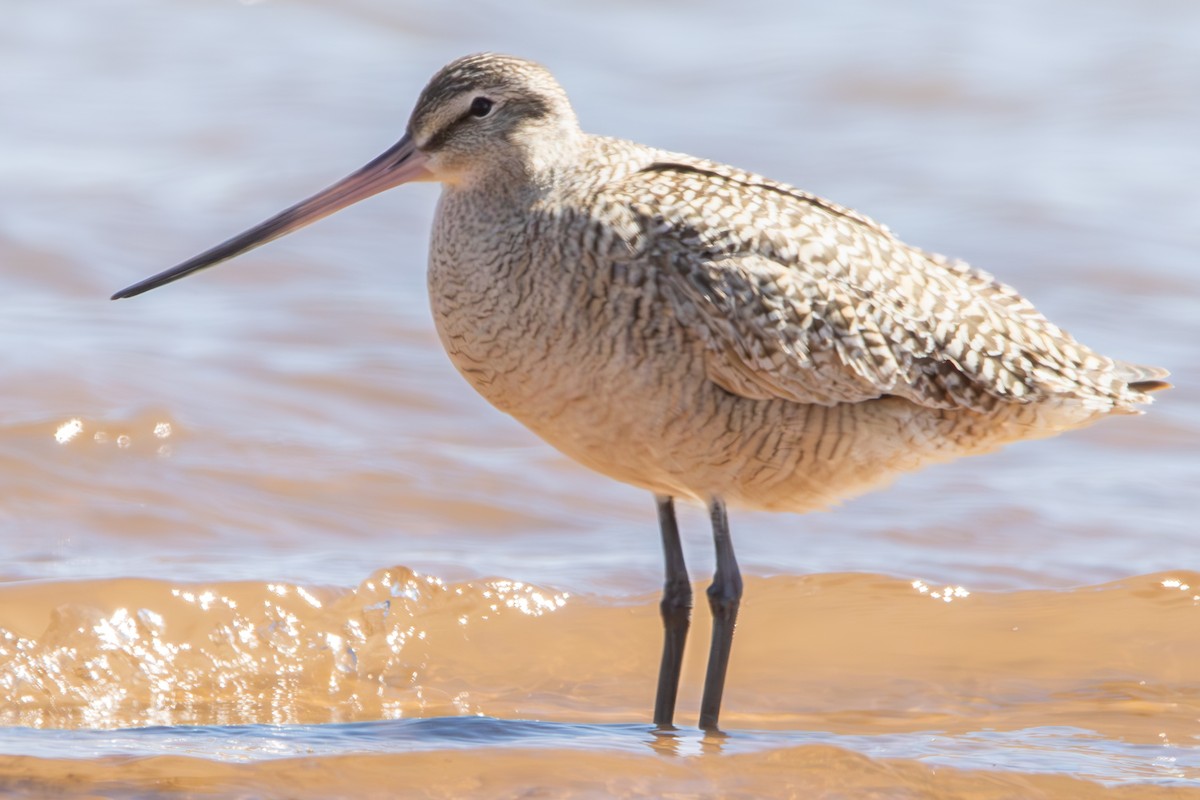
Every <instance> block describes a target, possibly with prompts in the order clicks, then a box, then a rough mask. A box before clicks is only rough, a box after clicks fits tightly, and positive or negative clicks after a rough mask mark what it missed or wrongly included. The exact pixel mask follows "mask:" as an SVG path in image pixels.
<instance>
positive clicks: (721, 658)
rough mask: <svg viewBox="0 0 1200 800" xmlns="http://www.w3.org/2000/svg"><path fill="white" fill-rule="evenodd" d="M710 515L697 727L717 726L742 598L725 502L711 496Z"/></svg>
mask: <svg viewBox="0 0 1200 800" xmlns="http://www.w3.org/2000/svg"><path fill="white" fill-rule="evenodd" d="M708 510H709V514H710V515H711V516H712V526H713V542H714V544H715V545H716V548H717V570H716V573H715V574H714V575H713V582H712V585H711V586H709V587H708V606H709V608H710V609H711V610H712V617H713V629H712V649H711V650H709V652H708V674H707V675H706V676H705V678H704V697H703V699H702V700H701V701H700V727H701V728H702V729H704V730H706V731H715V730H717V717H718V715H720V713H721V693H722V692H723V691H724V689H725V670H726V668H728V666H729V652H730V650H732V648H733V627H734V625H735V624H736V623H737V613H738V605H739V604H740V603H741V600H742V575H741V573H740V572H738V565H737V559H736V558H734V555H733V541H732V540H731V539H730V538H729V518H728V517H727V516H726V514H725V504H724V503H723V502H721V501H720V500H717V499H713V501H712V502H711V503H710V504H709V507H708Z"/></svg>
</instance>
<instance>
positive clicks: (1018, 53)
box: [0, 0, 1200, 727]
mask: <svg viewBox="0 0 1200 800" xmlns="http://www.w3.org/2000/svg"><path fill="white" fill-rule="evenodd" d="M4 16H5V22H4V24H3V25H2V26H0V120H2V121H0V281H2V282H3V283H2V286H3V291H2V292H0V347H2V348H3V349H2V356H0V387H2V388H0V398H2V400H0V580H2V581H5V582H8V584H9V585H8V589H9V591H10V593H9V595H7V597H8V598H9V600H8V602H9V603H10V608H11V607H15V606H14V605H13V604H19V603H20V602H21V600H22V598H25V597H26V595H23V594H22V592H23V591H24V590H23V589H22V587H25V586H33V585H34V584H29V583H27V582H29V581H41V582H51V583H52V584H53V585H58V584H57V583H55V582H62V583H61V585H62V586H64V587H65V586H67V585H68V582H72V581H78V580H82V579H88V580H94V581H99V582H100V584H97V585H106V584H105V583H104V582H110V581H111V582H113V583H111V584H108V585H109V588H110V589H111V590H112V591H113V592H115V593H116V597H118V598H119V597H120V596H121V593H122V592H123V591H124V590H125V587H126V586H127V584H126V583H122V581H127V580H128V579H131V578H151V579H155V580H158V581H164V582H168V583H170V584H172V585H175V584H179V585H185V584H203V583H205V582H214V581H256V582H268V581H270V582H292V583H294V584H297V585H301V584H302V585H307V586H310V587H313V586H324V587H334V589H336V590H339V591H348V590H350V589H352V588H353V587H357V586H358V585H359V584H360V583H361V582H363V581H364V580H366V579H367V578H368V576H371V575H372V574H374V573H375V572H376V571H377V570H380V569H382V568H387V567H391V566H393V565H401V566H404V567H407V568H411V569H414V570H417V571H418V572H419V573H421V574H424V575H429V576H434V577H435V578H436V579H438V580H441V581H446V582H448V583H453V582H470V581H479V580H485V579H503V580H509V581H523V582H528V583H531V584H535V585H538V586H541V587H547V589H546V591H547V592H558V593H565V594H569V595H572V596H576V597H583V598H587V599H585V600H581V601H579V602H584V603H592V604H595V605H596V606H597V607H605V608H614V607H619V606H620V605H621V604H631V605H633V606H637V607H639V608H642V607H644V610H645V612H646V614H647V615H648V616H647V617H646V620H647V622H646V624H647V625H649V626H650V628H649V630H650V634H648V636H651V638H653V636H656V635H657V634H654V633H653V630H654V629H653V626H654V625H655V624H656V623H654V622H653V619H652V617H653V604H654V603H655V602H656V599H655V598H656V595H657V589H658V585H659V583H660V581H661V569H662V566H661V554H660V549H659V543H658V537H657V530H656V523H655V518H654V510H653V502H652V499H651V498H650V497H649V496H648V495H646V494H645V493H643V492H641V491H638V490H635V489H631V488H629V487H625V486H621V485H618V484H615V483H613V482H610V481H609V480H607V479H605V478H602V477H599V476H596V475H592V474H590V473H588V472H587V471H585V470H584V469H582V468H580V467H577V466H575V465H573V464H572V463H570V462H568V461H566V460H565V459H564V458H563V457H562V456H560V455H558V454H557V453H556V452H554V451H553V450H551V449H549V448H548V447H547V446H545V445H543V444H541V443H540V442H539V441H538V440H536V439H535V438H534V437H533V436H532V435H531V434H529V433H528V432H526V431H525V430H524V429H522V428H521V427H520V426H519V425H517V424H516V423H515V422H514V421H512V420H511V419H510V418H508V417H506V416H504V415H502V414H501V413H499V412H497V411H495V410H493V409H491V408H490V407H489V406H488V405H487V404H486V403H485V402H483V401H482V400H481V399H479V398H478V397H476V396H475V395H474V394H473V392H472V390H471V389H470V388H469V387H468V386H467V384H466V383H465V382H464V381H463V380H462V379H461V378H459V376H458V375H457V374H456V373H455V372H454V370H453V368H452V367H451V366H450V364H449V362H448V360H447V359H446V358H445V356H444V355H443V353H442V352H441V348H440V345H439V343H438V341H437V338H436V335H435V333H434V330H433V326H432V321H431V319H430V315H429V311H428V306H427V300H426V296H425V280H424V269H425V260H426V250H427V235H428V230H429V226H430V221H431V219H432V215H433V210H434V205H435V202H436V197H437V188H436V187H435V186H432V185H416V186H409V187H405V188H402V189H400V190H397V191H394V192H390V193H388V194H386V195H383V196H380V197H377V198H374V199H372V200H370V201H368V202H365V203H363V204H360V205H359V206H356V207H354V208H353V209H351V210H348V211H345V212H343V213H341V214H339V215H337V216H336V217H333V218H330V219H328V220H325V221H323V222H321V223H319V224H317V225H315V226H313V227H311V228H308V229H306V230H304V231H302V232H300V233H298V234H295V235H293V236H289V237H287V238H286V239H283V240H280V241H278V242H275V243H273V244H271V245H269V246H267V247H264V248H262V249H261V250H257V251H255V252H254V253H252V254H250V255H248V256H245V257H242V258H240V259H238V260H237V261H235V262H232V263H230V264H227V265H225V266H222V267H220V268H218V269H215V270H212V271H208V272H204V273H202V274H199V275H197V276H194V277H192V278H189V279H188V280H187V281H185V282H183V283H179V284H174V285H172V286H169V287H167V288H164V289H160V290H157V291H155V292H153V293H152V294H149V295H146V296H143V297H139V298H136V299H133V300H126V301H121V302H110V301H109V300H108V299H107V298H108V296H109V295H110V294H111V293H112V292H114V291H116V290H117V289H119V288H121V287H123V286H126V285H127V284H130V283H132V282H134V281H135V280H138V279H141V278H143V277H145V276H147V275H149V274H152V273H154V272H158V271H160V270H162V269H164V268H166V267H169V266H171V265H172V264H174V263H177V262H179V261H181V260H183V259H184V258H186V257H188V256H191V255H193V254H194V253H196V252H199V251H201V250H203V249H205V248H207V247H209V246H210V245H213V244H215V243H217V242H218V241H221V240H223V239H225V238H227V237H228V236H229V235H232V234H234V233H236V232H238V231H240V230H242V229H244V228H246V227H248V226H250V225H251V224H254V223H256V222H258V221H260V220H262V219H264V218H266V217H267V216H269V215H270V214H273V213H274V212H276V211H278V210H280V209H282V208H283V207H285V206H287V205H289V204H291V203H292V202H294V201H296V200H298V199H301V198H302V197H305V196H307V195H308V194H310V193H312V192H313V191H315V190H317V189H319V188H321V187H323V186H325V185H327V184H329V183H331V182H333V181H334V180H336V179H338V178H340V177H342V176H343V175H345V174H347V173H349V172H350V171H352V170H353V169H355V168H357V167H358V166H360V165H361V164H362V163H365V162H366V161H367V160H368V159H370V158H371V157H373V156H374V155H376V154H377V153H378V152H380V151H382V150H383V149H385V148H386V147H388V146H389V145H390V144H392V143H393V142H394V141H395V140H396V139H398V138H399V137H400V135H401V134H402V132H403V130H404V126H405V123H406V120H407V115H408V112H409V109H410V107H411V104H412V102H413V101H414V99H415V97H416V96H417V94H418V92H419V91H420V90H421V88H422V87H423V86H424V84H425V82H426V81H427V80H428V78H429V77H430V76H431V75H432V74H433V72H434V71H435V70H436V69H437V68H438V67H440V66H441V65H442V64H444V63H445V62H447V61H449V60H450V59H452V58H454V57H457V56H459V55H463V54H465V53H469V52H474V51H480V50H496V51H506V52H511V53H514V54H518V55H522V56H526V57H530V58H533V59H536V60H539V61H542V62H543V63H545V64H546V65H547V66H548V67H549V68H550V69H551V70H552V71H553V72H554V73H555V74H556V75H557V76H558V78H559V79H560V81H561V83H562V84H563V85H564V87H565V88H566V89H567V91H568V92H569V94H570V95H571V97H572V100H573V102H574V104H575V106H576V110H577V111H578V114H579V117H580V119H581V121H582V123H583V125H584V127H585V129H587V130H589V131H592V132H596V133H603V134H609V135H615V136H621V137H625V138H630V139H634V140H639V141H643V142H645V143H648V144H654V145H657V146H661V147H664V148H668V149H672V150H679V151H684V152H688V153H692V154H695V155H698V156H703V157H708V158H712V159H716V160H719V161H724V162H729V163H732V164H735V165H738V166H741V167H745V168H748V169H751V170H755V171H758V172H761V173H764V174H766V175H768V176H770V177H772V178H775V179H778V180H782V181H785V182H788V183H791V184H794V185H796V186H799V187H801V188H803V189H806V190H808V191H812V192H814V193H817V194H820V195H823V196H826V197H828V198H830V199H832V200H835V201H836V202H838V203H841V204H844V205H848V206H851V207H853V208H856V209H858V210H860V211H862V212H863V213H866V214H868V215H870V216H872V217H874V218H875V219H877V220H879V221H881V222H884V223H886V224H888V225H889V226H890V227H891V228H892V229H893V230H894V231H896V232H897V233H898V234H899V235H900V236H901V238H903V239H904V240H905V241H907V242H909V243H911V244H914V245H917V246H920V247H923V248H926V249H930V250H934V251H937V252H942V253H945V254H947V255H951V256H955V257H959V258H963V259H966V260H968V261H969V262H971V263H972V264H974V265H976V266H979V267H982V268H984V269H987V270H989V271H991V272H993V273H994V274H996V275H997V276H998V277H1000V278H1001V279H1002V280H1004V281H1005V282H1008V283H1011V284H1012V285H1014V286H1016V287H1018V288H1019V289H1020V290H1022V292H1024V293H1025V294H1027V295H1028V296H1029V297H1030V298H1031V299H1032V300H1033V301H1034V302H1035V303H1036V304H1037V305H1038V306H1039V308H1040V309H1041V310H1042V311H1043V312H1045V313H1046V314H1047V316H1049V317H1050V318H1051V319H1052V320H1054V321H1055V322H1057V323H1058V324H1060V325H1061V326H1063V327H1065V328H1067V329H1068V330H1070V331H1071V332H1072V333H1073V334H1074V335H1075V336H1076V337H1078V338H1079V339H1081V340H1082V341H1083V342H1085V343H1086V344H1088V345H1090V346H1092V347H1094V348H1096V349H1098V350H1099V351H1101V352H1103V353H1105V354H1107V355H1110V356H1113V357H1115V358H1120V359H1124V360H1129V361H1134V362H1138V363H1144V364H1151V365H1160V366H1164V367H1167V368H1169V369H1170V370H1171V371H1172V373H1173V381H1174V382H1175V383H1176V388H1175V389H1174V390H1173V391H1170V392H1167V393H1163V394H1160V395H1157V396H1156V401H1157V402H1156V404H1155V405H1154V406H1153V407H1152V408H1150V409H1149V413H1148V414H1147V415H1146V416H1144V417H1122V418H1116V419H1112V420H1107V421H1105V422H1103V423H1101V424H1099V425H1097V426H1096V427H1094V428H1091V429H1089V430H1087V431H1083V432H1078V433H1074V434H1071V435H1068V436H1064V437H1061V438H1057V439H1053V440H1049V441H1043V442H1035V443H1030V444H1023V445H1016V446H1012V447H1010V448H1008V449H1007V450H1005V451H1004V452H1002V453H999V454H995V455H991V456H987V457H983V458H977V459H969V460H966V461H962V462H958V463H957V464H955V465H953V466H943V467H940V468H932V469H930V470H928V471H926V472H924V473H921V474H918V475H912V476H906V477H904V478H902V479H901V480H900V481H898V482H897V483H896V484H895V486H893V487H892V488H891V489H888V490H885V491H882V492H879V493H876V494H874V495H871V496H869V497H864V498H861V499H858V500H854V501H852V502H849V503H847V504H846V505H845V506H844V507H842V508H840V509H838V510H836V511H835V512H834V513H828V514H826V513H821V514H812V515H809V516H807V517H803V518H802V517H797V516H788V515H783V516H773V515H767V514H756V513H746V512H735V513H734V516H733V535H734V539H735V541H736V543H737V548H738V557H739V560H740V562H741V564H742V568H743V571H744V572H745V573H746V574H747V575H748V576H750V577H751V578H754V579H771V578H773V577H784V578H788V579H800V578H802V577H803V576H808V575H836V574H839V573H847V572H853V573H868V574H871V573H878V574H881V575H883V576H885V577H886V578H887V579H888V580H894V581H896V582H897V585H899V586H906V585H907V584H908V582H909V581H912V580H916V579H920V580H922V581H925V582H927V583H928V584H929V585H933V586H941V585H951V586H964V587H966V588H967V590H969V591H973V592H980V591H990V592H997V593H1001V594H1002V595H1003V594H1004V593H1015V592H1019V591H1021V590H1035V589H1036V590H1069V589H1073V588H1075V587H1084V586H1094V585H1097V584H1102V583H1105V582H1108V581H1117V580H1122V579H1126V578H1130V577H1132V576H1144V575H1151V574H1156V573H1160V572H1163V571H1169V570H1178V569H1187V568H1193V569H1194V568H1195V567H1196V565H1197V561H1196V553H1197V547H1196V544H1197V539H1196V525H1197V519H1198V514H1197V509H1198V503H1200V500H1198V499H1197V498H1200V494H1198V493H1197V491H1196V487H1197V486H1198V485H1200V464H1198V461H1197V458H1196V452H1197V447H1198V445H1200V380H1198V379H1197V374H1198V373H1197V370H1198V368H1200V278H1198V272H1197V270H1198V268H1200V265H1198V263H1197V253H1198V252H1200V225H1198V224H1197V221H1198V220H1200V192H1197V188H1196V187H1197V185H1200V146H1198V144H1197V142H1198V141H1200V135H1198V134H1200V46H1198V42H1200V4H1196V3H1194V2H1191V0H1149V2H1145V1H1143V2H1133V0H1128V2H1122V1H1121V0H1106V1H1105V2H1098V3H1097V2H1087V1H1085V0H1049V1H1048V0H1012V1H1011V2H1006V3H960V2H953V1H952V0H920V1H919V2H911V3H892V2H885V0H862V1H856V2H847V3H832V2H825V3H816V2H757V1H756V0H750V1H749V2H740V3H737V4H736V5H730V4H728V3H723V2H715V0H714V1H712V2H709V1H708V0H689V1H688V2H686V3H685V2H661V3H646V2H628V1H627V0H613V1H612V2H608V3H604V4H587V5H585V4H566V3H552V2H549V0H539V1H538V2H528V3H511V2H500V1H499V0H479V1H478V2H456V3H443V4H437V5H434V4H428V3H415V2H384V0H341V2H337V3H334V2H319V1H318V0H308V1H303V0H288V1H285V0H267V1H266V2H233V1H232V0H101V1H100V2H96V1H95V0H57V1H56V2H54V3H11V4H9V6H8V7H7V8H5V13H4ZM683 525H684V526H685V546H686V548H687V553H688V557H689V565H690V567H691V569H692V574H693V576H694V577H695V578H696V579H697V580H699V579H701V578H703V576H704V575H706V574H707V573H708V572H709V571H710V570H711V568H712V559H711V555H710V550H711V544H710V541H709V532H708V529H707V524H706V521H705V518H704V514H703V512H702V511H697V510H690V511H688V512H686V513H685V514H684V516H683ZM39 585H45V584H39ZM29 591H31V592H32V591H33V589H30V590H29ZM30 596H32V595H30ZM38 596H39V597H41V596H42V595H38ZM1014 596H1016V595H1014ZM747 602H748V603H751V604H752V603H753V602H754V601H753V599H752V598H749V599H748V601H747ZM113 603H114V604H116V605H119V604H120V601H119V599H118V600H114V601H113ZM38 608H39V609H41V607H40V606H38ZM159 612H161V609H159ZM31 613H32V612H31ZM38 613H42V612H41V611H39V612H38ZM781 615H782V612H781ZM796 616H797V620H796V621H795V622H794V624H796V625H801V624H802V622H801V620H802V619H803V616H802V615H800V614H797V615H796ZM37 619H40V620H41V622H40V623H37V622H36V620H34V619H33V618H32V617H31V618H30V620H27V621H28V624H29V627H30V631H32V632H31V633H29V634H28V637H30V638H29V641H35V642H40V643H41V644H43V645H44V644H45V642H44V640H39V639H38V637H37V633H38V631H39V630H40V628H38V625H39V624H40V625H42V626H44V625H45V619H46V618H45V616H44V615H43V616H41V617H37ZM0 623H3V620H0ZM2 627H4V625H3V624H0V628H2ZM9 627H10V628H12V627H13V626H12V625H9ZM648 641H649V640H648ZM542 644H544V645H546V646H551V645H550V643H548V642H543V643H542ZM696 649H699V648H696ZM649 656H655V657H656V655H655V654H653V653H650V654H648V657H649ZM735 659H736V650H735ZM647 663H649V661H648V662H647ZM651 679H652V675H649V674H648V675H647V676H646V680H647V681H649V680H651ZM2 683H3V682H2V681H0V684H2ZM14 691H15V690H14ZM64 691H67V692H68V693H69V692H70V690H69V689H67V690H64ZM12 696H13V697H15V696H16V695H12ZM637 702H638V703H640V702H641V701H640V700H638V701H637ZM10 710H11V709H10ZM483 710H484V711H487V710H488V709H487V708H484V709H483ZM646 712H647V713H648V701H647V705H646ZM639 714H640V711H637V712H630V717H629V718H632V719H638V718H639ZM617 716H621V713H618V714H617ZM251 718H253V714H251ZM167 721H170V720H169V719H168V720H167ZM111 722H112V720H111V719H109V720H108V723H111ZM25 723H26V724H29V721H28V720H26V721H25ZM92 723H93V724H95V725H98V726H99V727H104V726H105V724H106V722H105V718H103V717H100V718H98V721H97V719H93V721H92Z"/></svg>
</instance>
